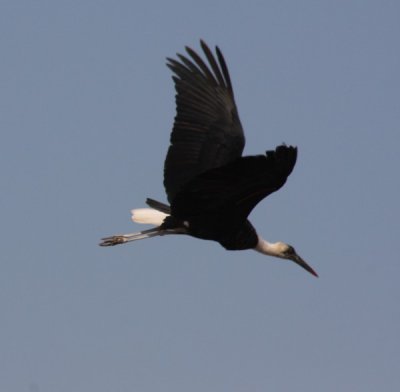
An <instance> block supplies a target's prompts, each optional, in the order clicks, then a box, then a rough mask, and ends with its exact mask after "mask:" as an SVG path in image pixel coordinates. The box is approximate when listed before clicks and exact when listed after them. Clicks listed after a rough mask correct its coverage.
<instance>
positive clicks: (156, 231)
mask: <svg viewBox="0 0 400 392" xmlns="http://www.w3.org/2000/svg"><path fill="white" fill-rule="evenodd" d="M185 233H186V230H185V228H176V229H163V228H161V227H160V226H158V227H154V228H152V229H148V230H143V231H139V232H138V233H130V234H120V235H113V236H111V237H105V238H102V241H101V242H100V244H99V245H100V246H114V245H120V244H126V243H127V242H132V241H137V240H143V239H145V238H151V237H156V236H159V235H167V234H185Z"/></svg>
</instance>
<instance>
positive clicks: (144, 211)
mask: <svg viewBox="0 0 400 392" xmlns="http://www.w3.org/2000/svg"><path fill="white" fill-rule="evenodd" d="M131 214H132V220H133V221H134V222H136V223H144V224H148V225H154V226H161V224H162V223H163V222H164V219H165V218H166V217H167V216H169V215H168V214H166V213H164V212H161V211H157V210H153V209H152V208H136V209H134V210H132V211H131Z"/></svg>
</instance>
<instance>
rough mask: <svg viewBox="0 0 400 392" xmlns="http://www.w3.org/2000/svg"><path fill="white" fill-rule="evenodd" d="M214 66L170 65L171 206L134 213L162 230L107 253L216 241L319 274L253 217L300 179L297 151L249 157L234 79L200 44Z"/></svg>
mask: <svg viewBox="0 0 400 392" xmlns="http://www.w3.org/2000/svg"><path fill="white" fill-rule="evenodd" d="M200 45H201V48H202V50H203V52H204V55H205V58H206V61H204V60H203V59H202V57H201V56H199V55H198V54H197V53H196V52H195V51H194V50H193V49H191V48H189V47H186V48H185V49H186V52H187V55H182V54H177V59H172V58H167V66H168V67H169V68H170V69H171V71H172V72H173V74H174V75H173V80H174V83H175V90H176V97H175V98H176V116H175V121H174V125H173V129H172V133H171V138H170V146H169V149H168V152H167V156H166V159H165V164H164V187H165V190H166V194H167V198H168V201H169V205H167V204H164V203H161V202H159V201H156V200H153V199H147V200H146V203H147V205H148V206H149V207H150V208H139V209H134V210H132V211H131V212H132V220H133V221H134V222H136V223H144V224H151V225H153V226H155V227H153V228H150V229H148V230H143V231H140V232H137V233H131V234H122V235H114V236H111V237H106V238H103V239H102V242H101V243H100V245H101V246H112V245H119V244H125V243H128V242H131V241H136V240H140V239H144V238H151V237H155V236H162V235H167V234H186V235H190V236H192V237H196V238H200V239H204V240H212V241H216V242H218V243H220V244H221V245H222V246H223V247H224V248H225V249H228V250H245V249H254V250H256V251H257V252H260V253H262V254H264V255H268V256H274V257H278V258H280V259H286V260H292V261H293V262H295V263H296V264H298V265H299V266H301V267H302V268H304V269H305V270H306V271H308V272H310V273H311V274H312V275H314V276H318V275H317V273H316V272H315V271H314V270H313V269H312V268H311V267H310V266H309V265H308V264H307V263H306V262H305V261H304V260H303V259H302V258H301V257H300V256H299V255H298V254H297V253H296V251H295V249H294V248H293V247H292V246H291V245H288V244H286V243H284V242H276V243H271V242H268V241H266V240H265V239H263V238H262V237H261V236H260V235H259V234H257V232H256V230H255V229H254V227H253V225H252V224H251V223H250V221H249V220H248V216H249V214H250V213H251V211H252V210H253V208H254V207H255V206H256V205H257V204H258V203H259V202H260V201H261V200H263V199H264V198H265V197H267V196H268V195H270V194H271V193H273V192H275V191H277V190H278V189H280V188H281V187H282V186H283V185H284V184H285V182H286V179H287V177H288V176H289V175H290V173H291V172H292V170H293V168H294V165H295V163H296V159H297V148H296V147H293V146H287V145H285V144H282V145H280V146H278V147H276V148H275V150H270V151H266V153H265V154H261V155H255V156H242V152H243V148H244V145H245V137H244V133H243V128H242V125H241V123H240V119H239V114H238V110H237V107H236V104H235V99H234V94H233V88H232V83H231V79H230V76H229V72H228V67H227V65H226V62H225V59H224V57H223V55H222V52H221V51H220V49H219V48H218V47H216V48H215V55H214V54H213V52H212V51H211V50H210V49H209V47H208V46H207V45H206V43H205V42H204V41H200Z"/></svg>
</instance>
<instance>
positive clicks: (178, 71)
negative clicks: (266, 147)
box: [164, 41, 245, 203]
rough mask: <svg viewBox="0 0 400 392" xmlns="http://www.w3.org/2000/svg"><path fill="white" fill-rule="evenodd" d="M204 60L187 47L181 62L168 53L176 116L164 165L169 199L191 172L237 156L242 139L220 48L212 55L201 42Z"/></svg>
mask: <svg viewBox="0 0 400 392" xmlns="http://www.w3.org/2000/svg"><path fill="white" fill-rule="evenodd" d="M200 43H201V47H202V49H203V52H204V54H205V56H206V58H207V61H208V65H207V64H206V63H205V62H204V61H203V60H202V59H201V57H200V56H199V55H198V54H197V53H196V52H195V51H193V50H192V49H190V48H188V47H186V51H187V53H188V55H189V56H187V57H186V56H183V55H180V54H178V55H177V56H178V58H179V60H180V61H177V60H174V59H170V58H168V59H167V60H168V62H167V66H168V67H169V68H170V69H171V70H172V72H173V73H174V74H175V75H174V76H173V80H174V82H175V89H176V117H175V122H174V126H173V130H172V133H171V145H170V147H169V150H168V153H167V157H166V160H165V166H164V186H165V190H166V192H167V196H168V200H169V201H170V202H171V203H172V201H173V199H174V197H175V195H176V194H177V193H178V192H179V191H180V190H181V189H182V187H183V186H184V185H185V184H186V183H187V182H188V181H189V180H191V179H193V178H194V177H195V176H197V175H198V174H200V173H203V172H205V171H206V170H209V169H212V168H215V167H219V166H222V165H225V164H227V163H229V162H232V161H233V160H235V159H236V158H238V157H240V156H241V155H242V151H243V148H244V144H245V139H244V135H243V129H242V126H241V124H240V120H239V114H238V111H237V108H236V104H235V100H234V96H233V89H232V84H231V80H230V76H229V72H228V68H227V66H226V63H225V60H224V57H223V55H222V53H221V51H220V50H219V49H218V47H216V58H215V57H214V55H213V53H212V52H211V50H210V49H209V48H208V46H207V45H206V44H205V43H204V42H203V41H200Z"/></svg>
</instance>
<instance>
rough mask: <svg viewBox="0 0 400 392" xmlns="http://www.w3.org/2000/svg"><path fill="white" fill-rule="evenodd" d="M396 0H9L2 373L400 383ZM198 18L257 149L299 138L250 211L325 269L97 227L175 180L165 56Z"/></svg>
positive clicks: (104, 383)
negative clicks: (167, 161)
mask: <svg viewBox="0 0 400 392" xmlns="http://www.w3.org/2000/svg"><path fill="white" fill-rule="evenodd" d="M399 15H400V5H399V2H397V1H394V0H393V1H386V0H383V1H368V0H364V1H361V0H360V1H355V0H346V1H341V0H339V1H311V0H308V1H294V0H293V1H285V0H283V1H282V0H279V1H243V2H236V3H235V2H231V1H228V0H221V1H218V0H213V1H208V0H204V1H201V2H199V1H196V2H192V1H177V0H171V1H146V2H144V1H88V0H81V1H42V0H38V1H11V0H3V1H2V2H1V5H0V45H1V46H0V48H1V51H0V53H1V62H0V70H1V72H0V85H1V93H0V127H1V143H0V161H1V164H0V176H1V177H0V178H1V204H0V212H1V214H0V216H1V224H0V236H1V261H0V314H1V322H0V390H1V391H7V392H21V391H39V392H54V391H57V392H70V391H71V392H72V391H73V392H90V391H96V392H109V391H118V392H127V391H137V392H158V391H174V392H187V391H194V392H196V391H198V392H203V391H208V392H214V391H215V392H217V391H218V392H228V391H229V392H232V391H234V392H237V391H239V392H240V391H256V392H258V391H260V392H261V391H275V392H284V391H293V390H296V391H298V392H303V391H307V392H311V391H316V392H317V391H324V392H337V391H351V392H369V391H370V392H375V391H378V390H382V391H386V392H392V391H393V392H394V391H398V390H400V340H399V331H400V310H399V299H400V295H399V294H400V293H399V291H400V290H399V283H398V281H399V273H400V258H399V252H398V248H399V247H398V242H399V234H400V230H399V218H400V216H399V215H400V214H399V200H400V179H399V168H400V157H399V152H398V151H399V144H400V107H399V102H400V97H399V91H400V83H399V80H400V79H399V69H400V61H399V60H400V56H399V49H398V48H399V37H400V23H399ZM199 38H204V39H205V40H206V41H207V42H208V43H209V44H210V45H215V44H218V45H219V46H220V47H221V48H222V50H223V52H224V54H225V57H226V60H227V62H228V65H229V68H230V72H231V76H232V80H233V83H234V88H235V93H236V100H237V104H238V107H239V112H240V116H241V120H242V123H243V125H244V128H245V130H246V136H247V145H246V148H245V153H246V154H256V153H262V152H263V151H265V150H266V149H270V148H273V147H275V145H277V144H279V143H281V142H286V143H288V144H294V145H297V146H298V148H299V159H298V164H297V166H296V168H295V170H294V172H293V173H292V175H291V177H290V178H289V181H288V182H287V184H286V186H285V187H284V188H283V189H282V190H281V191H280V192H278V193H277V194H274V195H273V196H271V197H270V198H268V199H266V200H264V201H263V202H262V203H261V204H259V205H258V207H257V208H256V209H255V210H254V211H253V213H252V216H251V219H252V221H253V223H254V225H255V226H256V227H257V229H258V231H259V232H260V233H261V234H262V235H263V236H264V237H266V238H267V239H269V240H271V241H276V240H283V241H287V242H289V243H291V244H293V245H294V246H295V247H296V249H297V251H298V252H299V253H300V254H301V255H302V256H303V257H304V258H305V259H306V260H307V261H308V262H309V263H310V264H311V265H312V266H313V267H314V268H315V269H316V270H317V271H318V272H319V274H320V278H319V279H315V278H313V277H312V276H311V275H309V274H307V273H306V272H305V271H303V270H302V269H300V268H298V267H297V266H295V265H294V264H292V263H290V262H285V261H280V260H277V259H272V258H267V257H264V256H262V255H260V254H257V253H256V252H253V251H246V252H227V251H225V250H224V249H223V248H221V247H220V246H219V245H218V244H215V243H211V242H206V241H200V240H195V239H191V238H183V237H176V238H172V237H168V238H158V239H153V240H148V241H141V242H138V243H135V244H130V245H129V246H128V245H127V246H121V247H115V248H100V247H98V246H97V243H98V241H99V238H100V237H102V236H105V235H110V234H115V233H118V232H132V231H136V230H137V229H139V227H138V226H135V225H134V224H132V223H131V222H130V214H129V210H130V209H131V208H134V207H140V206H144V200H145V198H146V197H148V196H150V197H153V198H156V199H161V200H165V196H164V189H163V186H162V167H163V161H164V157H165V152H166V149H167V146H168V142H169V133H170V129H171V125H172V121H173V117H174V114H175V104H174V90H173V84H172V81H171V78H170V72H169V70H168V69H167V68H166V67H165V57H166V56H173V55H174V54H175V53H176V52H179V51H182V50H183V47H184V45H190V46H193V47H194V48H198V47H199V45H198V40H199ZM140 228H141V227H140Z"/></svg>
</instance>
